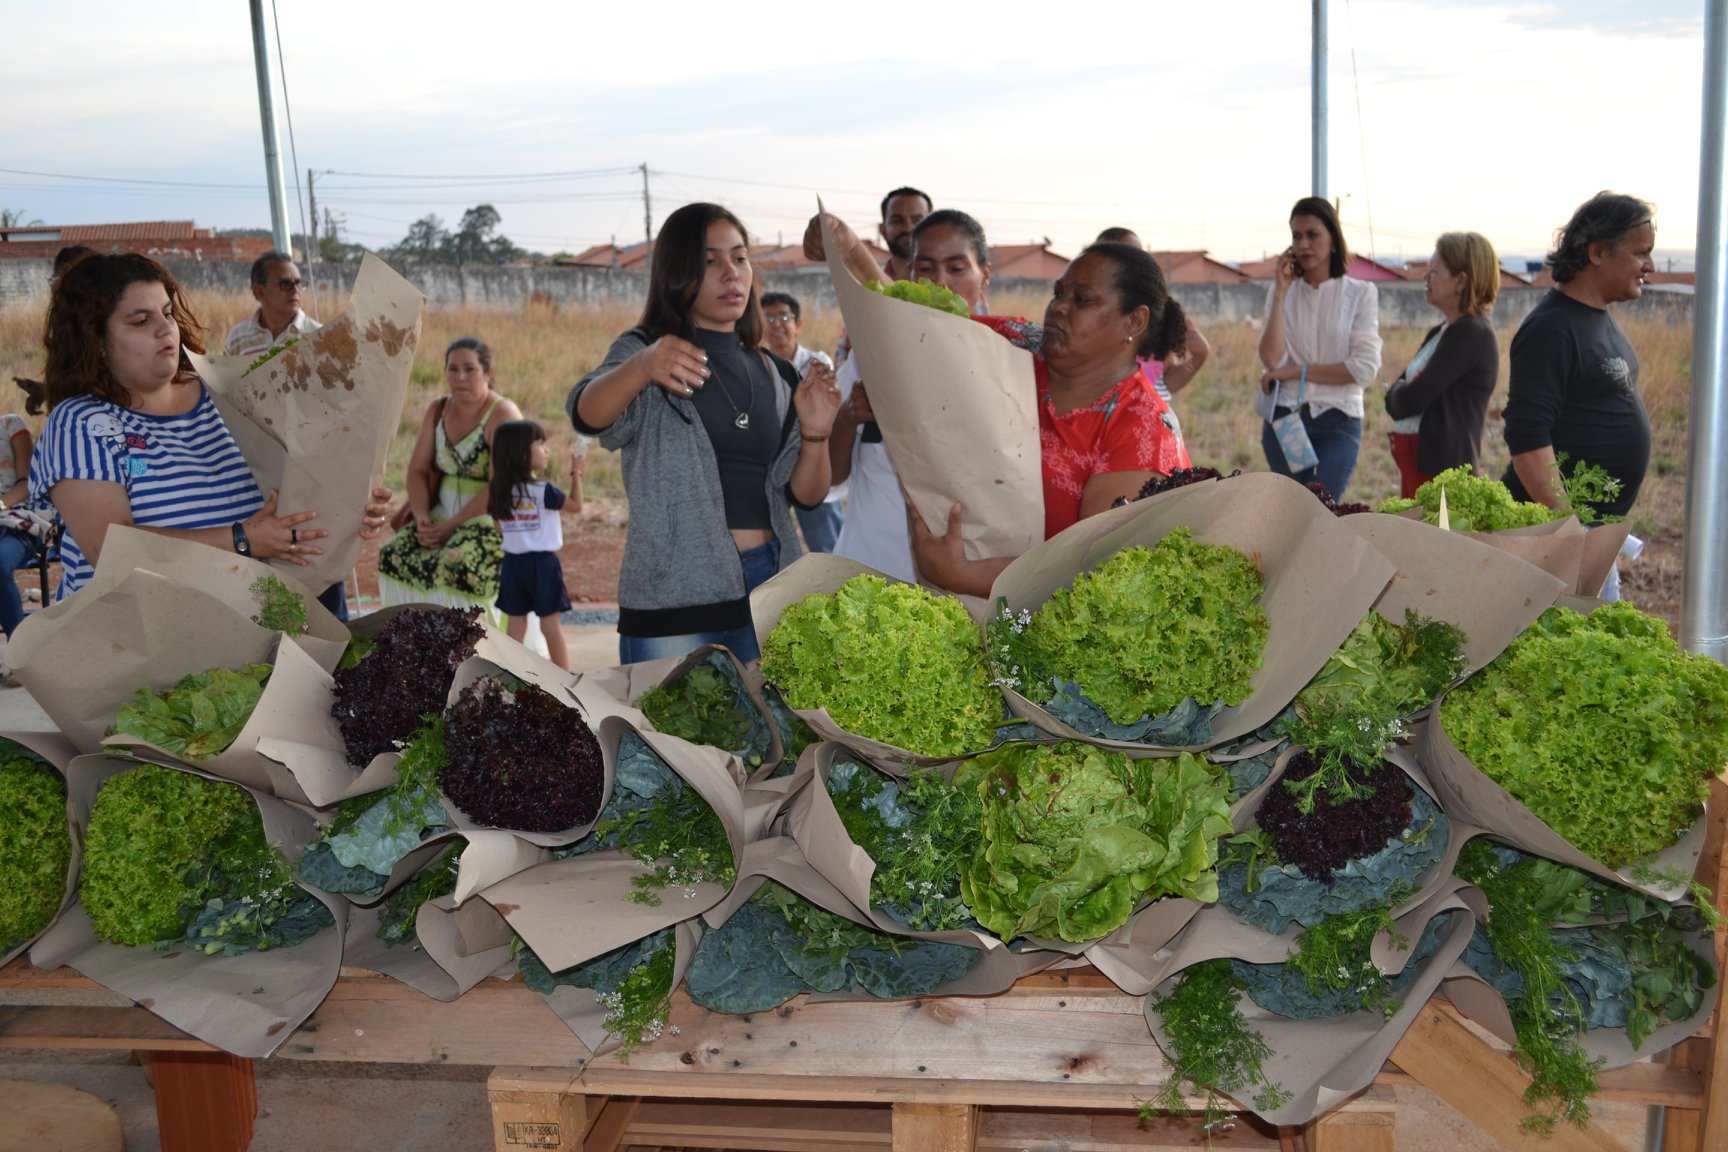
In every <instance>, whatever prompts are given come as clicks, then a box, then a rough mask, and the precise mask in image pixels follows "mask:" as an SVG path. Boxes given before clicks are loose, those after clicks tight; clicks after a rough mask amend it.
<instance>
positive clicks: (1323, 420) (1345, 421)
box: [1260, 405, 1362, 501]
mask: <svg viewBox="0 0 1728 1152" xmlns="http://www.w3.org/2000/svg"><path fill="white" fill-rule="evenodd" d="M1289 412H1290V409H1288V408H1279V409H1278V410H1277V411H1276V412H1274V413H1273V416H1274V418H1276V417H1278V416H1284V415H1287V414H1288V413H1289ZM1302 426H1303V427H1304V428H1306V429H1308V439H1309V440H1311V441H1312V442H1313V444H1314V455H1316V456H1318V457H1319V458H1320V462H1319V463H1318V464H1316V465H1314V467H1312V468H1304V469H1303V470H1302V471H1300V472H1292V471H1290V467H1289V465H1287V464H1286V463H1285V462H1284V449H1283V448H1282V447H1280V446H1279V444H1278V435H1277V433H1275V432H1274V431H1273V430H1272V425H1271V423H1270V422H1267V423H1264V424H1262V425H1261V426H1260V449H1261V451H1263V452H1265V453H1266V463H1267V464H1268V465H1269V466H1270V467H1271V469H1272V471H1274V472H1276V473H1278V475H1280V476H1289V477H1291V478H1292V479H1294V480H1296V481H1297V482H1299V483H1302V484H1312V483H1315V482H1318V483H1320V484H1321V485H1323V486H1324V487H1325V489H1326V491H1327V492H1329V493H1331V495H1332V499H1334V500H1338V501H1342V500H1343V499H1344V489H1346V488H1348V487H1349V486H1350V477H1351V476H1352V475H1353V474H1354V473H1355V471H1356V455H1357V453H1358V452H1360V451H1361V449H1362V421H1361V420H1360V419H1359V418H1357V417H1355V416H1346V415H1345V414H1344V412H1343V411H1342V410H1340V409H1337V408H1328V409H1326V411H1324V412H1322V413H1320V415H1318V416H1316V415H1314V414H1313V410H1312V409H1311V408H1309V407H1308V406H1307V405H1303V407H1302Z"/></svg>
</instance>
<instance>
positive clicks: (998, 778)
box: [955, 741, 1230, 943]
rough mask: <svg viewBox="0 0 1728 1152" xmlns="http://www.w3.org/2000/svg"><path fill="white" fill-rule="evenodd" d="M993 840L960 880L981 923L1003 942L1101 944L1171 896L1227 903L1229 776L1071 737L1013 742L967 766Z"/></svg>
mask: <svg viewBox="0 0 1728 1152" xmlns="http://www.w3.org/2000/svg"><path fill="white" fill-rule="evenodd" d="M955 784H956V786H964V787H975V788H977V789H978V794H979V797H980V799H981V800H982V803H983V809H984V814H983V825H984V842H983V845H982V847H981V848H980V850H979V852H978V854H977V855H976V856H975V857H974V858H973V860H972V864H971V866H970V868H968V869H967V870H966V871H965V872H964V873H962V874H961V877H960V891H961V895H962V896H963V897H964V898H965V901H966V904H967V906H968V907H969V908H970V909H971V910H972V915H973V916H974V917H975V918H976V919H977V920H978V922H979V923H980V924H982V925H983V926H984V927H985V928H986V929H988V930H989V931H991V932H993V933H995V934H996V935H997V936H1000V937H1001V938H1002V939H1004V940H1010V939H1013V938H1014V937H1016V936H1023V935H1037V936H1046V937H1059V938H1061V939H1063V940H1068V941H1072V942H1075V943H1080V942H1084V941H1087V940H1095V939H1097V938H1098V937H1100V936H1104V935H1106V934H1108V933H1110V932H1112V931H1114V930H1115V929H1117V928H1119V927H1121V926H1122V924H1124V923H1125V922H1126V921H1127V919H1128V917H1129V915H1130V914H1131V913H1132V912H1133V911H1134V909H1135V908H1136V907H1137V906H1138V905H1139V904H1140V903H1141V902H1143V901H1147V900H1154V899H1157V898H1158V897H1161V896H1170V895H1177V896H1186V897H1189V898H1190V899H1194V900H1200V901H1205V902H1212V901H1215V900H1217V899H1218V877H1217V872H1216V867H1215V866H1216V864H1217V862H1218V838H1219V837H1220V836H1223V835H1226V834H1228V833H1229V831H1230V802H1229V793H1228V778H1227V777H1226V776H1225V774H1224V773H1223V772H1222V770H1220V769H1217V768H1215V767H1214V766H1213V765H1211V764H1209V763H1207V761H1206V760H1205V759H1204V758H1203V757H1199V756H1194V755H1191V754H1188V753H1183V754H1182V755H1180V756H1178V757H1175V758H1160V759H1147V760H1131V759H1129V758H1128V757H1127V756H1125V755H1124V754H1122V753H1120V752H1114V751H1111V750H1109V749H1105V748H1100V747H1097V746H1096V745H1092V744H1086V743H1082V742H1080V741H1069V742H1067V743H1064V744H1058V745H1053V746H1052V745H1042V744H1010V745H1006V746H1004V747H1002V748H1000V749H997V750H996V751H994V752H988V753H985V754H984V755H983V756H980V757H978V758H977V759H975V760H972V761H970V762H968V763H966V764H964V765H963V766H962V767H961V769H960V772H959V774H958V775H957V776H956V778H955Z"/></svg>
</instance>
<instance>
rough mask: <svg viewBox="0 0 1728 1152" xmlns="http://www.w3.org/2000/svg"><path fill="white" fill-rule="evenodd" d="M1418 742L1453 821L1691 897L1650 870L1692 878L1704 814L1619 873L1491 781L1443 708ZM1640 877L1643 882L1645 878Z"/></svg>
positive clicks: (1654, 889)
mask: <svg viewBox="0 0 1728 1152" xmlns="http://www.w3.org/2000/svg"><path fill="white" fill-rule="evenodd" d="M1414 742H1415V746H1416V755H1417V758H1418V760H1419V761H1420V762H1421V764H1422V767H1423V768H1424V769H1426V770H1427V773H1428V778H1429V780H1431V781H1432V782H1433V784H1434V794H1435V795H1436V796H1437V797H1439V799H1440V806H1441V807H1442V808H1443V809H1445V811H1446V815H1447V816H1448V817H1450V818H1452V819H1454V820H1457V821H1460V822H1462V823H1465V824H1474V825H1476V826H1477V827H1479V828H1483V829H1485V830H1487V831H1488V833H1489V834H1491V835H1493V836H1494V837H1495V838H1496V839H1500V840H1504V841H1505V842H1506V843H1508V844H1510V845H1512V846H1513V847H1514V848H1517V849H1519V850H1520V851H1523V852H1528V853H1530V854H1532V855H1534V856H1542V857H1546V858H1547V859H1549V860H1553V861H1556V862H1557V863H1560V864H1565V865H1567V866H1568V867H1571V868H1577V869H1579V870H1580V871H1584V872H1588V873H1590V874H1591V875H1592V876H1597V877H1600V878H1601V879H1603V880H1608V881H1612V882H1614V883H1616V884H1624V885H1626V886H1627V887H1629V888H1636V889H1638V890H1639V891H1641V892H1648V893H1649V894H1650V895H1652V896H1655V897H1657V898H1658V899H1661V900H1669V901H1673V900H1678V899H1679V898H1680V897H1682V896H1684V895H1685V894H1686V888H1685V886H1684V885H1676V884H1670V883H1667V882H1666V881H1663V880H1661V879H1658V878H1657V877H1656V876H1654V875H1651V874H1649V873H1648V872H1647V871H1646V866H1649V867H1650V868H1653V869H1655V870H1658V871H1661V872H1665V873H1666V872H1672V871H1676V870H1677V871H1678V872H1679V873H1681V874H1684V875H1685V876H1688V877H1690V876H1691V875H1692V873H1693V872H1694V870H1696V868H1697V866H1698V858H1699V856H1700V855H1702V853H1703V851H1704V832H1705V817H1704V816H1703V815H1700V816H1699V817H1698V820H1697V822H1696V823H1694V824H1693V825H1692V827H1691V829H1689V830H1688V831H1687V833H1686V834H1685V835H1684V836H1682V837H1681V838H1680V839H1679V840H1678V841H1676V842H1675V843H1674V844H1671V845H1670V846H1669V847H1667V848H1665V849H1664V850H1663V851H1662V852H1660V853H1658V854H1657V855H1656V856H1654V857H1652V858H1650V859H1648V860H1643V861H1639V862H1638V863H1635V864H1631V865H1628V866H1627V867H1625V868H1622V869H1621V870H1620V871H1618V872H1615V871H1613V870H1612V869H1610V868H1608V867H1607V866H1606V865H1604V864H1602V863H1599V862H1598V861H1596V860H1595V859H1593V858H1592V857H1589V856H1586V855H1585V854H1584V853H1583V852H1581V851H1579V850H1578V849H1577V848H1574V847H1573V846H1572V845H1571V843H1569V842H1568V841H1567V840H1566V839H1565V838H1564V837H1562V836H1561V835H1560V834H1559V833H1558V832H1556V831H1554V830H1553V829H1552V828H1550V827H1548V825H1546V824H1544V823H1543V822H1542V821H1541V820H1539V819H1537V818H1536V815H1535V813H1533V812H1531V811H1530V809H1528V808H1526V807H1525V806H1524V805H1522V804H1520V803H1519V802H1518V801H1517V800H1515V799H1513V797H1512V794H1511V793H1510V792H1508V791H1506V789H1504V788H1502V787H1501V786H1500V785H1498V784H1496V783H1495V782H1494V781H1493V780H1492V779H1490V778H1489V777H1488V775H1487V773H1485V772H1483V771H1482V770H1481V769H1480V768H1478V767H1476V766H1475V765H1474V764H1472V763H1471V762H1470V760H1469V759H1468V758H1467V757H1466V756H1465V755H1464V753H1463V752H1461V751H1459V750H1458V746H1457V745H1455V744H1453V743H1452V740H1451V738H1450V737H1449V736H1447V735H1446V728H1445V725H1444V724H1443V723H1442V721H1441V716H1440V708H1439V707H1438V706H1437V707H1435V709H1434V710H1433V712H1432V713H1430V714H1429V716H1428V718H1427V719H1426V720H1424V721H1423V722H1422V723H1421V724H1419V725H1417V727H1416V730H1415V733H1414ZM1640 875H1642V876H1643V879H1639V876H1640Z"/></svg>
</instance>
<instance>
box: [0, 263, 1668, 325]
mask: <svg viewBox="0 0 1728 1152" xmlns="http://www.w3.org/2000/svg"><path fill="white" fill-rule="evenodd" d="M168 266H169V268H170V269H171V270H172V271H173V273H174V275H175V276H176V277H177V278H179V280H180V282H181V283H183V284H185V285H186V286H187V287H188V288H200V289H207V290H209V291H214V292H234V293H241V294H244V293H245V292H246V291H247V289H248V287H249V280H248V276H249V273H250V271H251V267H250V265H246V264H215V263H199V262H195V261H179V262H171V263H169V265H168ZM50 267H51V265H50V262H49V261H47V260H0V305H4V304H10V303H14V302H18V301H22V300H25V299H28V298H29V297H31V296H33V295H37V294H40V293H45V292H46V291H47V290H48V273H49V271H50ZM303 271H310V272H311V273H312V274H313V275H315V276H316V278H317V281H318V284H319V287H320V289H326V288H335V289H336V290H337V291H339V292H347V291H349V290H351V289H352V288H353V286H354V277H355V275H356V274H357V273H358V271H359V268H358V266H357V265H353V264H320V265H318V266H317V267H316V268H315V269H311V270H305V269H303ZM759 275H760V276H761V278H762V282H763V286H764V289H765V290H773V291H782V292H790V293H792V295H794V296H796V297H798V299H799V301H800V302H801V303H802V304H804V305H805V306H806V307H810V308H832V307H834V306H835V305H834V285H833V284H832V283H831V282H830V281H829V279H828V272H827V269H825V268H814V267H813V268H799V269H788V270H784V271H774V270H762V271H760V273H759ZM407 276H408V279H409V280H410V281H411V282H412V283H413V284H414V285H415V287H417V288H419V289H420V290H421V291H422V292H424V293H426V295H427V297H428V298H429V299H430V300H431V301H432V303H433V305H434V306H435V307H436V306H439V305H445V306H450V305H464V306H467V307H472V308H496V309H501V310H513V309H518V308H521V307H522V306H523V305H525V304H527V303H528V301H529V300H530V299H531V298H533V297H535V296H544V297H546V298H549V299H551V300H552V301H553V302H554V303H557V304H559V305H572V306H576V307H581V306H584V305H601V304H612V305H625V306H628V307H630V308H636V307H639V306H640V305H641V303H642V301H643V299H644V298H645V297H646V296H647V294H648V274H647V272H645V271H639V270H622V269H617V268H549V267H548V268H524V267H509V268H488V267H480V266H475V267H466V268H449V267H431V268H423V269H417V270H411V271H409V272H408V273H407ZM992 287H994V288H995V290H996V291H997V292H1001V293H1008V292H1016V291H1025V292H1029V293H1034V294H1039V293H1045V292H1048V291H1049V289H1050V285H1049V283H1048V282H1047V281H1044V280H999V281H997V282H996V283H995V284H994V285H992ZM1377 287H1378V288H1379V291H1380V323H1381V324H1382V325H1384V326H1386V327H1400V326H1408V327H1422V328H1425V327H1428V326H1429V325H1431V324H1434V323H1437V322H1438V320H1439V314H1438V313H1437V312H1435V311H1434V310H1433V309H1432V308H1430V307H1428V305H1427V303H1426V302H1425V301H1424V300H1423V299H1422V285H1420V284H1417V283H1413V282H1407V281H1382V282H1380V283H1379V284H1378V285H1377ZM1269 291H1270V287H1269V285H1267V284H1265V283H1249V284H1178V285H1176V286H1175V295H1176V299H1178V300H1179V301H1181V303H1182V307H1183V308H1185V309H1186V310H1187V311H1188V312H1189V314H1190V315H1192V316H1193V317H1194V319H1195V320H1196V321H1198V322H1199V323H1200V324H1202V325H1204V324H1231V323H1237V322H1241V321H1251V322H1253V321H1258V320H1259V319H1260V316H1261V315H1262V314H1263V313H1264V312H1265V310H1266V294H1267V293H1268V292H1269ZM1544 291H1546V289H1541V288H1519V289H1511V290H1509V291H1505V292H1502V293H1501V294H1500V298H1499V300H1498V301H1497V302H1496V304H1495V307H1494V323H1495V324H1497V325H1501V326H1504V327H1515V326H1516V325H1517V324H1518V323H1519V321H1521V320H1523V319H1524V316H1525V314H1526V313H1528V312H1529V311H1530V309H1531V308H1533V307H1535V306H1536V302H1537V301H1538V300H1540V299H1541V298H1542V293H1543V292H1544ZM1692 303H1693V297H1692V295H1691V294H1690V293H1682V292H1663V291H1647V292H1645V293H1644V297H1643V299H1641V300H1635V301H1631V302H1629V303H1626V304H1619V305H1616V306H1615V309H1614V312H1615V315H1617V316H1620V317H1622V318H1630V319H1639V320H1659V321H1662V322H1665V323H1669V324H1690V323H1691V322H1692Z"/></svg>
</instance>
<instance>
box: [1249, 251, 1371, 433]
mask: <svg viewBox="0 0 1728 1152" xmlns="http://www.w3.org/2000/svg"><path fill="white" fill-rule="evenodd" d="M1272 297H1273V293H1272V292H1271V291H1268V292H1267V294H1266V313H1267V315H1268V316H1270V315H1271V312H1272ZM1279 363H1280V364H1291V363H1295V364H1343V365H1344V366H1345V367H1346V368H1348V369H1349V370H1350V378H1351V380H1353V381H1355V383H1353V384H1316V383H1314V382H1313V381H1312V380H1310V381H1308V390H1307V403H1308V411H1309V413H1310V414H1311V415H1314V416H1318V415H1319V414H1320V413H1322V412H1324V411H1326V410H1327V409H1328V408H1337V409H1340V410H1342V411H1343V412H1344V414H1345V415H1346V416H1354V417H1356V418H1357V419H1358V420H1360V419H1362V417H1363V414H1364V413H1363V408H1362V387H1363V385H1365V384H1369V383H1372V382H1373V381H1374V380H1375V379H1376V378H1377V377H1378V376H1379V375H1380V293H1379V292H1378V291H1377V290H1376V289H1375V287H1374V285H1372V284H1370V283H1368V282H1367V281H1365V280H1357V279H1355V278H1354V277H1350V276H1335V277H1333V278H1332V279H1330V280H1327V281H1325V282H1324V283H1322V284H1321V285H1320V287H1318V288H1316V287H1314V286H1313V285H1312V284H1309V283H1308V282H1307V281H1306V280H1300V279H1299V280H1297V281H1296V282H1295V283H1294V284H1292V285H1290V290H1289V291H1288V292H1287V293H1285V295H1284V359H1283V360H1281V361H1279ZM1284 391H1285V395H1286V396H1287V395H1289V391H1290V390H1289V388H1288V387H1286V388H1285V390H1284ZM1280 399H1281V400H1282V399H1283V398H1282V397H1281V398H1280Z"/></svg>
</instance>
